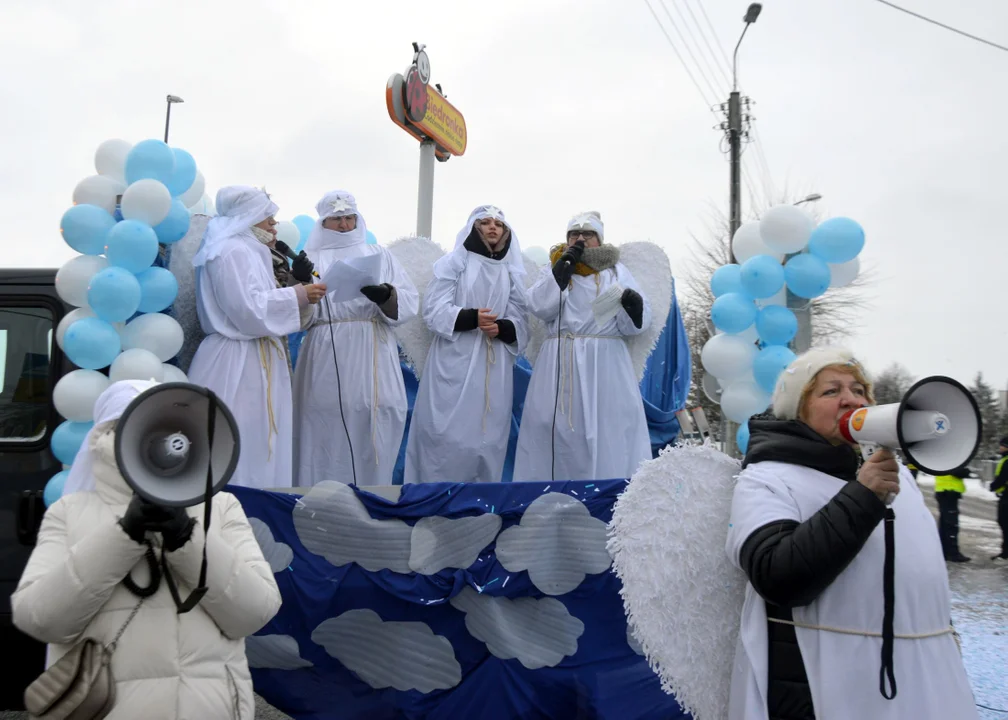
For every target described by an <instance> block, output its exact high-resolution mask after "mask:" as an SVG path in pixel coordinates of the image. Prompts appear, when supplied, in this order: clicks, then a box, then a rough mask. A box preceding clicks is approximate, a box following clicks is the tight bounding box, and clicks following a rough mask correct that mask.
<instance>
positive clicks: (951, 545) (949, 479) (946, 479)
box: [935, 465, 971, 562]
mask: <svg viewBox="0 0 1008 720" xmlns="http://www.w3.org/2000/svg"><path fill="white" fill-rule="evenodd" d="M968 477H969V468H967V467H966V466H965V465H964V466H962V467H959V468H956V469H955V470H953V471H952V472H950V473H949V474H948V475H937V476H935V500H936V501H937V503H938V535H939V536H940V537H941V545H942V552H943V553H944V554H945V560H946V561H947V562H969V561H970V560H971V558H968V557H966V556H965V555H963V554H962V553H961V552H959V498H961V497H962V496H963V493H965V492H966V482H965V481H966V478H968Z"/></svg>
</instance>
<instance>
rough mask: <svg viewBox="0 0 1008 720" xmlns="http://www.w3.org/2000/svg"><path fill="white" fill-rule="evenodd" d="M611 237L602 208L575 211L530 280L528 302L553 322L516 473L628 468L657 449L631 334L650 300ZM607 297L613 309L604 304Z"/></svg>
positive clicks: (609, 473) (607, 475)
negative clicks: (558, 242)
mask: <svg viewBox="0 0 1008 720" xmlns="http://www.w3.org/2000/svg"><path fill="white" fill-rule="evenodd" d="M604 238H605V235H604V226H603V223H602V218H601V216H600V215H599V214H598V213H596V212H589V213H583V214H581V215H578V216H576V217H574V218H572V219H571V220H570V222H569V223H568V225H567V242H566V243H565V244H561V245H558V246H556V247H554V248H553V250H552V252H551V256H550V257H551V260H552V266H551V267H546V268H543V270H542V273H541V275H540V277H539V278H538V280H536V282H535V284H533V285H532V287H531V288H529V290H528V309H529V312H531V313H533V314H534V315H536V316H537V317H539V318H540V319H541V320H543V321H544V322H546V323H547V324H548V325H547V331H546V341H545V342H544V343H543V345H542V348H541V350H540V351H539V356H538V357H537V358H534V359H533V362H534V363H535V364H534V367H533V371H532V378H531V380H530V381H529V387H528V392H527V393H526V395H525V406H524V409H523V410H522V419H521V427H520V429H519V433H518V446H517V451H516V454H515V466H514V479H515V480H516V481H522V480H531V481H548V480H600V479H611V478H628V477H630V476H631V475H633V473H634V472H635V471H636V470H637V466H638V465H639V464H640V463H641V462H642V461H644V460H649V459H651V440H650V436H649V434H648V426H647V419H646V418H645V416H644V402H643V400H642V399H641V394H640V389H639V387H638V383H637V377H636V374H635V373H634V368H633V363H632V362H631V359H630V352H629V350H628V348H627V344H626V342H625V338H627V337H631V336H633V335H638V334H639V333H641V332H643V331H644V330H646V329H647V327H648V326H649V325H650V323H651V306H650V303H648V300H647V298H646V297H644V294H643V293H642V291H641V289H640V287H639V286H638V285H637V282H636V281H635V280H634V277H633V275H632V274H631V272H630V270H629V269H628V268H627V267H626V266H625V265H624V264H623V263H621V262H620V261H619V258H620V253H619V248H618V247H615V246H613V245H606V244H604ZM605 303H608V304H609V306H610V312H607V313H605V314H604V315H600V314H598V313H599V311H600V307H599V306H600V305H601V304H605ZM557 410H559V413H557V412H556V411H557Z"/></svg>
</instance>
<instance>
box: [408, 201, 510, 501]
mask: <svg viewBox="0 0 1008 720" xmlns="http://www.w3.org/2000/svg"><path fill="white" fill-rule="evenodd" d="M484 218H492V219H494V220H499V221H500V222H501V223H503V224H504V227H505V233H506V234H505V235H504V237H503V238H502V241H501V243H499V244H498V245H497V246H496V247H497V248H498V249H496V250H493V249H490V248H488V246H487V244H486V243H485V242H484V240H483V239H482V237H481V235H480V234H479V230H478V228H477V227H476V223H477V221H479V220H482V219H484ZM524 275H525V267H524V264H523V262H522V256H521V249H520V247H519V245H518V238H517V236H516V235H515V233H514V230H513V229H512V228H511V226H510V225H508V224H507V221H506V220H505V219H504V213H503V212H502V211H501V210H500V209H499V208H496V207H493V206H481V207H478V208H476V209H475V210H473V212H472V213H471V214H470V215H469V220H468V222H467V223H466V225H465V227H464V228H462V230H461V231H459V233H458V236H457V237H456V239H455V249H454V250H453V251H452V252H451V253H448V254H447V255H445V256H444V257H442V258H441V259H440V260H438V261H437V262H436V263H434V277H433V279H432V280H431V282H430V284H429V285H428V286H427V289H426V291H425V293H424V299H423V317H424V321H425V322H426V324H427V327H428V328H429V329H430V330H431V331H432V332H433V333H434V334H435V338H434V342H433V344H432V345H431V347H430V351H429V352H428V354H427V360H426V362H425V365H424V373H423V375H422V376H421V378H420V387H419V390H418V391H417V397H416V403H415V405H414V408H413V419H412V421H411V423H410V432H409V438H408V440H407V443H406V466H405V471H404V482H407V483H417V482H499V481H500V479H501V475H502V473H503V471H504V458H505V456H506V455H507V445H508V437H509V435H510V431H511V408H512V401H513V398H512V391H513V382H514V377H513V368H514V363H515V358H517V357H518V355H520V354H521V353H522V352H523V350H524V349H525V344H526V342H527V339H528V334H527V329H526V323H525V285H524V280H523V278H524ZM480 309H489V310H490V311H491V313H493V314H494V315H496V316H497V326H498V328H499V334H498V335H497V337H496V338H493V339H491V338H490V336H489V335H487V334H486V333H485V332H483V331H482V330H480V329H479V328H478V326H477V311H478V310H480Z"/></svg>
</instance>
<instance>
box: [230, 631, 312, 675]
mask: <svg viewBox="0 0 1008 720" xmlns="http://www.w3.org/2000/svg"><path fill="white" fill-rule="evenodd" d="M245 655H246V656H247V657H248V664H249V667H250V668H269V669H272V670H299V669H301V668H309V667H312V664H311V662H309V661H308V660H305V659H304V658H302V657H301V650H300V648H298V644H297V640H295V639H294V638H292V637H291V636H290V635H252V636H250V637H247V638H245Z"/></svg>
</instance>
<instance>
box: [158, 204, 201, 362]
mask: <svg viewBox="0 0 1008 720" xmlns="http://www.w3.org/2000/svg"><path fill="white" fill-rule="evenodd" d="M208 222H210V216H209V215H200V214H194V215H192V216H191V217H190V218H189V232H187V233H186V234H185V237H183V238H182V239H181V240H179V241H178V242H177V243H175V244H174V245H172V246H171V260H170V261H169V263H168V269H169V270H171V272H172V274H173V275H174V276H175V280H176V282H178V296H177V297H176V298H175V303H174V304H173V305H172V313H173V314H174V316H175V320H177V321H178V324H179V325H181V326H182V335H183V341H182V349H181V350H180V351H179V354H178V362H179V367H180V368H181V370H182V372H186V373H187V372H189V363H191V362H192V359H193V355H195V354H196V349H197V348H198V347H199V344H200V343H201V342H202V341H203V338H204V337H206V335H205V334H204V333H203V328H201V327H200V323H199V317H198V316H197V314H196V269H195V268H194V267H193V263H192V260H193V256H195V255H196V251H197V250H199V247H200V243H202V242H203V233H204V231H206V226H207V223H208Z"/></svg>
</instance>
